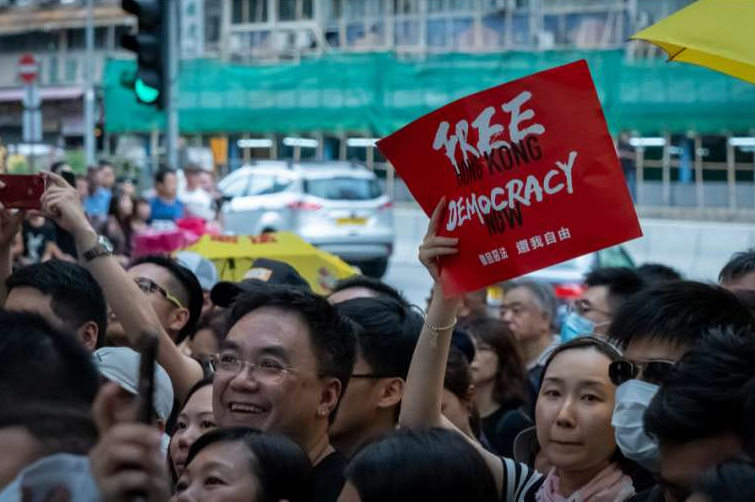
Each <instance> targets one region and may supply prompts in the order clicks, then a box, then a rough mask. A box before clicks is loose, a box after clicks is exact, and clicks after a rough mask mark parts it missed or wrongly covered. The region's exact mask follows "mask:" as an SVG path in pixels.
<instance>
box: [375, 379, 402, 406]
mask: <svg viewBox="0 0 755 502" xmlns="http://www.w3.org/2000/svg"><path fill="white" fill-rule="evenodd" d="M405 385H406V382H405V381H404V379H403V378H390V379H388V378H386V379H385V380H384V381H383V382H382V383H381V396H380V400H379V401H378V403H377V405H378V408H392V407H394V406H397V405H398V404H399V403H400V402H401V399H402V398H403V397H404V387H405Z"/></svg>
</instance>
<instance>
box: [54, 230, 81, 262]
mask: <svg viewBox="0 0 755 502" xmlns="http://www.w3.org/2000/svg"><path fill="white" fill-rule="evenodd" d="M55 234H56V243H57V245H58V247H59V248H60V250H61V251H63V252H64V253H66V254H69V255H71V256H73V257H74V258H78V257H79V254H78V253H77V252H76V240H75V239H74V238H73V234H72V233H71V232H69V231H68V230H66V229H64V228H61V227H60V226H58V225H57V224H55Z"/></svg>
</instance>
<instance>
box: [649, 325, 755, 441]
mask: <svg viewBox="0 0 755 502" xmlns="http://www.w3.org/2000/svg"><path fill="white" fill-rule="evenodd" d="M753 361H755V334H754V333H753V332H752V331H750V330H743V329H740V330H732V329H730V328H727V329H720V328H714V329H710V330H706V331H705V333H704V336H703V338H702V339H701V340H700V341H699V342H698V344H697V345H696V346H695V347H693V348H692V349H690V350H689V351H688V352H687V353H686V354H685V355H684V356H683V357H682V358H681V359H680V360H679V362H678V363H677V365H676V366H675V369H674V371H672V372H671V373H670V374H669V375H668V376H667V377H666V378H665V379H664V381H663V385H661V387H660V389H659V390H658V393H657V394H656V395H655V397H653V400H652V401H651V402H650V406H648V409H647V410H646V411H645V430H646V432H647V433H648V434H652V435H653V436H655V437H657V438H658V441H659V443H660V444H661V446H663V445H664V444H665V445H680V444H686V443H689V442H691V441H696V440H701V439H706V438H710V437H714V436H716V435H718V434H722V433H727V432H733V433H735V434H737V435H739V436H740V437H741V438H742V440H743V442H744V441H746V440H747V438H748V435H749V434H748V433H749V432H751V428H752V425H751V424H750V423H749V422H750V421H751V420H752V416H751V415H749V414H748V413H747V412H748V409H747V408H748V404H751V403H749V402H748V400H749V399H750V398H751V396H749V394H748V393H750V392H752V389H753V388H754V387H755V373H753V369H752V362H753Z"/></svg>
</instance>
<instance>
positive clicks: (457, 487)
mask: <svg viewBox="0 0 755 502" xmlns="http://www.w3.org/2000/svg"><path fill="white" fill-rule="evenodd" d="M344 474H345V477H346V485H345V487H344V489H343V492H341V497H340V498H339V501H340V502H403V501H409V500H411V501H414V502H422V501H439V500H458V501H461V500H474V501H475V502H494V501H495V500H498V496H497V494H496V487H495V482H494V480H493V476H492V475H491V473H490V470H488V468H487V465H486V464H485V461H484V460H483V459H482V457H481V456H480V454H479V453H478V452H477V451H476V450H475V448H474V447H473V446H472V445H470V444H469V443H468V442H467V441H465V440H464V439H463V438H462V437H461V436H460V435H459V434H458V433H456V432H452V431H448V430H444V429H440V428H434V429H430V430H426V431H423V432H413V431H410V430H401V431H398V432H396V433H394V434H391V435H390V436H387V437H385V438H383V439H380V440H378V441H375V442H373V443H370V444H368V445H367V446H365V447H364V448H363V449H362V450H361V451H360V452H359V453H357V454H356V456H354V458H353V459H352V460H351V461H350V462H349V464H348V465H347V466H346V471H345V473H344Z"/></svg>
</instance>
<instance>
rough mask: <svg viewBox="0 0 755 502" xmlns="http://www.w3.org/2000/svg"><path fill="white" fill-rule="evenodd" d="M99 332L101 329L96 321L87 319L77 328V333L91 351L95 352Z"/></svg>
mask: <svg viewBox="0 0 755 502" xmlns="http://www.w3.org/2000/svg"><path fill="white" fill-rule="evenodd" d="M99 333H100V329H99V327H97V323H96V322H94V321H87V322H85V323H84V324H82V325H81V326H79V329H77V330H76V335H77V336H78V337H79V340H81V342H82V343H83V344H84V347H86V349H87V350H88V351H89V352H94V351H95V349H96V348H97V337H98V336H99Z"/></svg>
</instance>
